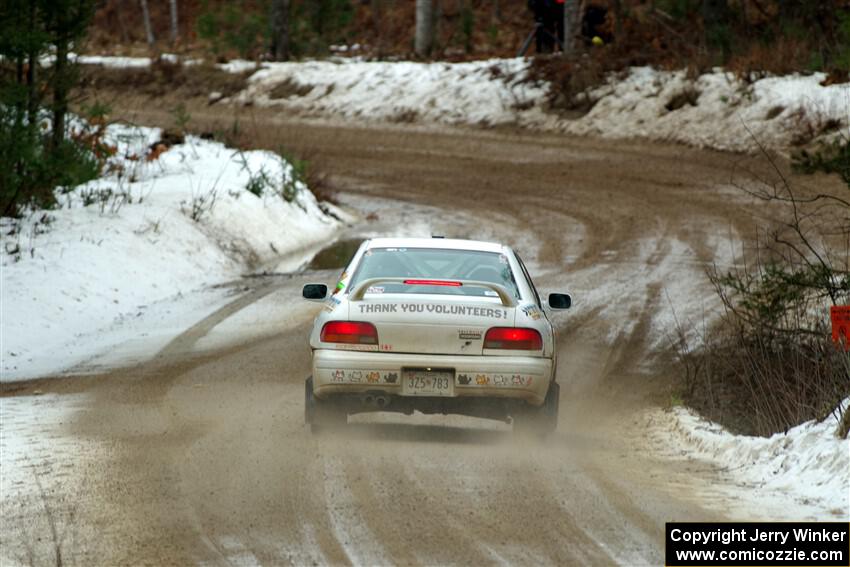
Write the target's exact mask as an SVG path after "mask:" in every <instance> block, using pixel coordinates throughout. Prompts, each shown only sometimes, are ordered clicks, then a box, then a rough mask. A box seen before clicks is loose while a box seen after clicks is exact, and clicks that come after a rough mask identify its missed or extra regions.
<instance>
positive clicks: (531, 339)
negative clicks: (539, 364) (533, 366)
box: [484, 327, 543, 350]
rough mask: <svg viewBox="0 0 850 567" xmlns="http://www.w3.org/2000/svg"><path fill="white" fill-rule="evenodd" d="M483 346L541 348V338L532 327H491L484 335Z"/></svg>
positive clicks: (519, 348)
mask: <svg viewBox="0 0 850 567" xmlns="http://www.w3.org/2000/svg"><path fill="white" fill-rule="evenodd" d="M484 348H501V349H511V350H542V349H543V338H542V337H541V336H540V333H538V332H537V331H535V330H534V329H522V328H518V327H493V328H492V329H490V330H489V331H487V335H486V336H485V337H484Z"/></svg>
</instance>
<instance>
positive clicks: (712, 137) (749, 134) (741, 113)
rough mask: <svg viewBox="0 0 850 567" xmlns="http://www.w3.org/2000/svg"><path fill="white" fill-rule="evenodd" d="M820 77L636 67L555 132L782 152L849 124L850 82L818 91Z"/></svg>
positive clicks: (559, 124) (599, 92) (595, 95)
mask: <svg viewBox="0 0 850 567" xmlns="http://www.w3.org/2000/svg"><path fill="white" fill-rule="evenodd" d="M825 78H826V75H824V74H822V73H815V74H812V75H808V76H802V75H790V76H787V77H767V78H763V79H760V80H757V81H755V82H753V83H752V84H751V85H748V84H746V83H744V82H742V81H740V80H739V79H737V78H735V77H734V76H733V75H731V74H728V73H723V72H721V71H715V72H713V73H708V74H705V75H702V76H700V77H698V78H697V79H695V80H692V79H689V78H687V75H686V73H685V71H657V70H654V69H651V68H648V67H640V68H634V69H632V70H631V72H630V73H629V75H628V76H627V77H626V78H625V79H623V80H615V79H612V80H611V82H610V83H609V84H608V85H606V86H605V87H602V88H600V89H596V90H595V91H593V93H592V98H593V99H597V102H596V105H595V106H594V107H593V109H592V110H591V111H590V112H589V113H588V114H587V115H586V116H584V117H582V118H580V119H578V120H574V121H558V122H557V123H556V124H555V125H554V127H555V128H557V129H561V130H564V131H566V132H570V133H574V134H592V135H600V136H603V137H610V138H632V137H635V138H650V139H653V140H663V141H672V142H681V143H685V144H690V145H694V146H699V147H706V148H715V149H720V150H732V151H752V150H754V149H757V145H756V141H755V140H754V139H753V137H755V138H756V139H758V140H759V142H761V143H762V144H764V145H766V146H768V147H775V148H784V147H788V146H789V145H791V144H792V142H793V141H794V139H795V138H798V137H801V136H802V137H803V138H801V141H808V140H805V137H806V136H807V132H810V133H811V134H812V135H815V136H816V135H819V134H821V133H828V131H829V125H830V122H832V121H837V122H839V123H841V124H843V126H844V128H847V126H848V123H850V122H849V121H850V85H848V84H843V85H831V86H828V87H823V86H821V85H820V83H821V82H822V81H823V80H824V79H825Z"/></svg>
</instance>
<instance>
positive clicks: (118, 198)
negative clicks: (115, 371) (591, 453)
mask: <svg viewBox="0 0 850 567" xmlns="http://www.w3.org/2000/svg"><path fill="white" fill-rule="evenodd" d="M159 138H160V131H159V130H157V129H147V128H129V127H124V126H111V127H110V128H109V130H108V132H107V142H108V143H111V144H114V145H115V146H116V148H117V151H116V154H115V156H114V157H113V158H111V160H110V163H109V173H108V174H107V175H105V176H104V177H102V178H101V179H98V180H95V181H92V182H90V183H87V184H85V185H81V186H78V187H75V188H73V190H71V191H70V192H68V193H66V194H59V195H58V198H59V202H60V204H61V207H60V208H58V209H56V210H50V211H33V212H31V213H30V214H28V215H27V216H26V218H24V219H23V220H21V221H11V220H10V219H3V221H2V222H3V226H2V230H3V233H4V249H3V251H0V262H2V264H0V266H2V278H0V283H2V294H0V297H2V327H0V342H2V346H0V353H2V379H3V380H4V381H5V380H13V379H16V378H25V377H31V376H33V375H39V374H44V373H48V372H56V371H59V370H62V369H66V368H69V367H71V366H73V365H74V364H76V363H78V362H79V361H81V360H83V359H85V358H87V357H89V356H91V355H93V354H95V353H94V352H93V349H99V348H104V347H106V346H107V345H104V344H103V343H101V342H99V341H102V337H100V335H101V333H98V332H97V331H98V330H99V329H103V328H105V327H107V326H110V327H111V326H113V325H112V324H113V323H114V322H115V321H117V320H119V319H123V318H134V317H136V316H137V315H141V314H142V313H143V312H144V311H145V310H147V309H149V308H151V307H152V304H154V303H156V302H160V301H164V300H167V299H168V298H174V297H180V296H182V295H185V294H188V293H189V292H192V291H197V290H201V289H204V288H206V287H208V286H210V285H212V284H217V283H222V282H225V281H229V280H233V279H235V278H237V277H239V276H240V275H241V274H242V273H243V272H244V271H245V270H248V269H253V268H257V267H260V266H263V265H264V264H266V263H272V262H274V263H277V262H278V261H279V260H280V259H281V257H283V256H285V255H287V254H293V253H296V252H297V251H298V250H300V249H304V248H309V247H311V246H314V245H315V244H316V242H317V241H320V240H324V239H327V238H328V237H329V236H330V235H332V234H333V233H334V231H335V230H336V227H337V226H338V222H337V221H336V220H334V219H333V218H331V217H330V216H328V215H326V214H325V213H324V212H323V210H322V209H321V208H320V207H319V205H318V203H317V202H316V200H315V198H314V197H313V195H312V193H310V192H309V191H308V190H306V187H305V186H304V184H303V183H302V182H301V181H299V180H297V179H296V178H295V176H294V174H293V170H292V167H291V166H290V165H289V164H288V163H287V162H285V161H284V160H282V159H281V158H280V157H279V156H277V155H275V154H273V153H270V152H264V151H250V152H240V151H237V150H233V149H230V148H226V147H225V146H223V145H222V144H219V143H216V142H210V141H205V140H201V139H198V138H193V137H188V138H187V139H186V141H185V143H183V144H180V145H176V146H173V147H171V148H170V149H168V150H166V151H165V152H163V153H161V154H160V155H158V156H157V157H155V158H154V159H151V157H153V156H154V155H155V153H154V154H152V153H151V150H150V148H151V146H152V144H154V142H156V141H158V140H159ZM249 187H250V188H251V189H253V191H254V192H253V193H252V192H251V191H249ZM282 192H286V193H287V195H288V196H289V197H290V198H291V201H287V200H286V199H285V198H284V197H283V196H282ZM255 193H256V194H255ZM192 217H195V218H192ZM219 299H222V298H219ZM189 303H191V302H189ZM187 305H189V304H187ZM197 307H198V306H197V305H189V307H187V308H192V309H197ZM175 309H179V307H175ZM172 319H173V317H172ZM184 322H185V323H187V324H186V325H184V328H185V327H188V326H189V325H191V324H192V323H193V322H194V321H184ZM110 332H111V331H110Z"/></svg>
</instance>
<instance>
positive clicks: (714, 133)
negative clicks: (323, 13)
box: [235, 59, 850, 151]
mask: <svg viewBox="0 0 850 567" xmlns="http://www.w3.org/2000/svg"><path fill="white" fill-rule="evenodd" d="M527 66H528V62H527V60H524V59H503V60H488V61H475V62H467V63H414V62H408V61H404V62H373V61H369V62H367V61H349V60H335V61H305V62H294V63H266V64H263V68H262V69H261V70H259V71H257V72H256V73H254V75H253V76H252V77H251V79H250V82H249V86H248V88H246V89H245V90H244V91H243V92H242V93H240V94H239V95H238V96H237V97H235V101H236V102H238V103H242V104H245V103H248V102H251V103H253V104H258V105H261V106H280V107H283V108H286V109H287V110H291V111H295V112H301V113H304V114H307V115H328V114H330V115H336V116H342V117H345V118H349V119H362V120H384V121H390V122H423V123H443V124H473V125H499V124H516V125H519V126H526V127H532V128H540V129H545V130H555V131H562V132H565V133H570V134H578V135H598V136H602V137H609V138H649V139H652V140H662V141H673V142H681V143H685V144H690V145H694V146H699V147H707V148H715V149H722V150H733V151H751V150H754V149H756V147H757V146H756V142H755V140H754V139H753V136H755V137H756V138H757V139H758V140H759V141H760V142H761V143H763V144H765V145H767V146H769V147H775V148H785V147H788V146H789V145H791V144H792V142H793V141H794V140H795V139H796V138H799V137H801V136H802V137H803V138H804V139H805V137H806V136H808V135H811V136H817V135H820V134H822V133H829V132H830V131H832V130H830V125H832V126H833V127H834V126H835V124H839V123H840V124H843V125H844V126H845V127H846V126H847V125H848V119H850V85H846V84H845V85H832V86H827V87H823V86H821V85H820V83H821V81H823V80H824V78H825V75H823V74H819V73H815V74H812V75H808V76H802V75H791V76H787V77H767V78H763V79H760V80H756V81H754V82H753V83H752V84H747V83H745V82H742V81H741V80H739V79H737V78H736V77H735V76H733V75H731V74H728V73H724V72H722V71H720V70H716V71H714V72H712V73H708V74H705V75H702V76H700V77H698V78H697V79H695V80H692V79H689V78H688V77H687V75H686V73H685V71H658V70H654V69H651V68H648V67H639V68H633V69H631V70H630V72H629V73H628V74H627V76H626V77H625V78H620V77H619V76H616V77H615V76H612V78H611V79H610V81H609V83H608V84H606V85H604V86H602V87H600V88H597V89H594V90H593V91H591V93H590V96H591V99H592V100H595V101H596V104H595V106H594V107H593V108H592V110H591V111H590V112H589V113H587V114H586V115H585V116H582V117H580V118H565V117H563V116H561V115H558V114H555V113H551V112H547V111H546V96H545V95H546V91H547V86H546V85H540V84H533V83H531V82H528V81H526V80H525V79H526V78H527ZM238 68H239V69H243V68H244V67H241V66H240V67H238ZM751 134H752V135H751Z"/></svg>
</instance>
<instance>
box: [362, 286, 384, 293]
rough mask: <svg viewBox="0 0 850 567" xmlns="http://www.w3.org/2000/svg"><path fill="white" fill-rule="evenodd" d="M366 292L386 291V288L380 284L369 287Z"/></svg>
mask: <svg viewBox="0 0 850 567" xmlns="http://www.w3.org/2000/svg"><path fill="white" fill-rule="evenodd" d="M366 293H384V288H383V287H382V286H379V285H373V286H369V289H367V290H366Z"/></svg>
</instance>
